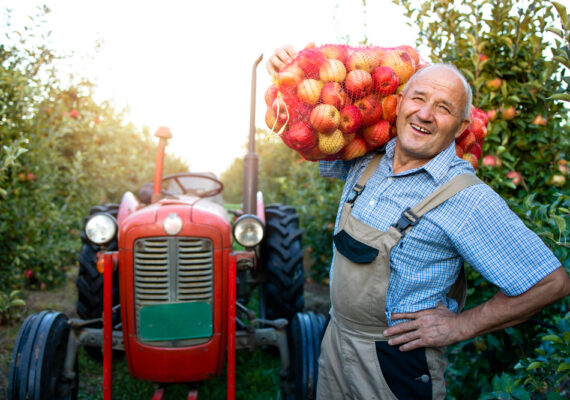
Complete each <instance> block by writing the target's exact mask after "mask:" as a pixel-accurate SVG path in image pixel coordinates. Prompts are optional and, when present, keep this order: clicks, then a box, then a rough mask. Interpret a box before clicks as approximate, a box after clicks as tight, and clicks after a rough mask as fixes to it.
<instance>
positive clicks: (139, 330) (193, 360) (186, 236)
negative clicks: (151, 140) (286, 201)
mask: <svg viewBox="0 0 570 400" xmlns="http://www.w3.org/2000/svg"><path fill="white" fill-rule="evenodd" d="M261 58H262V57H261V56H260V57H259V58H258V59H257V60H256V62H255V64H254V67H253V71H252V99H251V124H250V136H249V151H248V154H247V155H246V157H245V163H244V191H243V210H242V211H239V212H235V213H234V216H233V218H230V216H229V215H228V213H227V212H226V210H225V209H224V207H223V203H222V199H221V193H222V190H223V184H222V183H221V182H220V181H219V180H218V179H216V177H215V176H214V175H213V174H207V173H180V174H175V175H170V176H166V177H163V176H162V169H163V161H164V150H165V146H166V142H167V140H168V138H170V137H171V134H170V131H169V130H168V129H167V128H160V129H159V130H158V131H157V132H156V134H155V136H157V137H158V138H159V146H158V150H157V157H156V169H155V177H154V182H153V184H152V185H150V184H148V185H145V186H144V187H143V189H141V192H140V194H139V199H137V198H136V197H135V196H134V195H133V194H132V193H130V192H127V193H125V194H124V195H123V197H122V200H121V203H120V204H118V205H115V204H106V205H102V206H97V207H93V208H92V209H91V212H90V214H89V215H88V216H87V218H86V224H85V230H84V232H83V233H82V236H81V237H82V247H81V251H80V253H79V256H78V260H79V265H80V267H79V275H78V278H77V289H78V294H79V297H78V302H77V313H78V315H79V316H80V318H79V319H69V318H68V317H67V316H66V315H64V314H63V313H61V312H54V311H43V312H40V313H37V314H33V315H30V316H29V317H28V318H27V319H26V320H25V321H24V323H23V325H22V327H21V328H20V332H19V334H18V338H17V341H16V344H15V347H14V351H13V354H12V360H11V365H10V376H9V385H8V399H10V400H15V399H19V400H24V399H76V398H77V390H78V377H79V374H78V366H77V352H78V349H79V346H84V347H85V349H86V350H87V351H88V353H90V354H91V355H93V356H100V355H101V353H102V354H103V378H104V379H103V395H104V398H105V399H110V398H111V359H112V354H113V353H115V354H116V352H117V351H124V354H125V358H126V360H127V363H128V367H129V371H130V374H131V376H132V377H133V378H135V379H142V380H147V381H152V382H156V383H158V384H159V389H157V391H156V392H155V394H154V397H153V400H154V399H156V400H158V399H161V398H162V396H163V395H164V390H165V386H166V385H167V384H168V383H181V382H188V383H191V387H192V389H191V390H190V393H189V395H188V399H191V398H197V387H198V385H197V384H198V383H199V382H201V381H204V380H207V379H210V378H212V377H215V376H220V375H221V374H222V373H223V371H224V364H226V365H227V377H228V386H227V397H228V398H229V399H233V398H234V391H235V390H234V389H235V385H234V383H235V349H236V348H237V349H242V348H244V349H252V348H254V347H255V346H269V345H273V346H276V347H277V348H278V350H279V354H280V358H281V367H282V369H281V376H280V378H281V387H282V393H283V398H285V399H310V398H314V394H315V389H316V377H317V358H318V355H319V351H320V335H321V331H322V330H323V326H324V323H325V320H324V316H323V315H321V314H315V313H313V312H306V313H303V312H302V311H303V307H304V300H303V283H304V276H303V265H302V260H303V248H302V246H301V230H300V229H299V217H298V215H297V214H296V212H295V210H294V209H293V208H292V207H288V206H284V205H279V204H276V205H269V206H267V207H264V205H263V200H262V196H261V195H260V194H259V193H258V192H257V155H256V154H255V140H254V130H255V126H254V113H255V109H254V108H255V71H256V67H257V65H258V64H259V62H260V61H261ZM232 219H233V223H232ZM236 243H237V244H239V245H240V246H241V247H240V248H242V249H243V250H239V251H237V250H235V249H234V247H235V244H236ZM256 287H258V288H259V290H258V292H259V301H258V303H259V308H258V310H256V311H254V310H251V309H248V308H247V305H248V301H249V297H250V295H251V293H252V291H253V289H254V288H256ZM192 383H195V384H194V386H192Z"/></svg>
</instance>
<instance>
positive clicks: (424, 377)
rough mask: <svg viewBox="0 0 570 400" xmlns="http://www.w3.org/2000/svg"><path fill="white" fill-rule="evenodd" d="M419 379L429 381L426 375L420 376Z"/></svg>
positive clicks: (424, 381)
mask: <svg viewBox="0 0 570 400" xmlns="http://www.w3.org/2000/svg"><path fill="white" fill-rule="evenodd" d="M420 381H422V382H423V383H428V382H429V376H427V375H422V376H420Z"/></svg>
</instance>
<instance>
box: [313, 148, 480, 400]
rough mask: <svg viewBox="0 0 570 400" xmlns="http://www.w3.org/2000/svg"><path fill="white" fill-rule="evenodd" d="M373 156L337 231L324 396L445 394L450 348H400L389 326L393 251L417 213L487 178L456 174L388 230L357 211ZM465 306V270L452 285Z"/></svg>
mask: <svg viewBox="0 0 570 400" xmlns="http://www.w3.org/2000/svg"><path fill="white" fill-rule="evenodd" d="M381 158H382V155H381V154H378V155H377V156H376V157H374V158H373V159H372V160H371V161H370V163H369V164H368V166H367V167H366V169H365V170H364V172H363V174H362V176H361V177H360V179H359V180H358V183H357V184H356V185H355V186H354V188H353V191H354V192H355V193H354V196H353V197H352V199H350V200H348V201H347V202H346V203H345V204H344V205H343V209H342V212H341V219H340V223H339V227H338V233H337V234H336V235H335V263H334V271H333V279H332V287H331V300H332V308H331V320H330V323H329V324H328V327H327V330H326V332H325V334H324V337H323V342H322V345H321V356H320V358H319V377H318V381H317V399H320V400H333V399H361V400H372V399H411V400H420V399H443V398H445V383H444V372H445V361H444V351H445V349H444V348H422V349H416V350H412V351H409V352H401V351H400V350H399V349H398V347H397V346H390V345H389V344H388V342H387V338H385V337H384V336H383V334H382V332H383V331H384V329H386V328H387V327H388V326H387V322H386V314H385V303H386V291H387V289H388V282H389V277H390V251H391V250H392V248H393V247H394V246H395V245H396V244H397V243H398V241H399V240H400V238H402V236H403V235H405V234H406V232H408V231H409V230H410V229H411V228H412V227H413V226H414V225H415V224H416V223H417V222H418V220H419V219H420V218H421V217H422V216H423V215H424V214H425V213H427V212H428V211H430V210H431V209H433V208H435V207H437V206H438V205H440V204H441V203H443V202H444V201H446V200H447V199H449V198H451V197H452V196H454V195H455V194H456V193H458V192H460V191H461V190H463V189H464V188H466V187H468V186H471V185H473V184H477V183H482V182H481V181H480V180H479V179H478V178H477V177H475V176H474V175H472V174H464V175H460V176H457V177H455V178H453V179H451V180H450V181H448V182H447V183H446V184H444V185H442V186H441V187H439V188H438V189H436V190H435V191H434V192H433V193H432V194H431V195H429V196H428V197H426V198H425V199H424V200H422V201H421V202H420V203H419V204H417V205H416V206H415V207H413V208H412V209H407V210H406V211H404V212H403V213H402V217H401V218H400V220H399V221H398V222H397V223H396V224H394V225H393V226H391V227H390V228H389V229H388V231H386V232H383V231H379V230H378V229H375V228H373V227H371V226H369V225H366V224H364V223H362V222H360V221H359V220H357V219H356V218H355V217H353V216H352V207H353V203H354V200H355V199H356V197H358V195H359V194H360V193H361V192H362V190H363V189H364V187H365V184H366V182H367V181H368V178H369V177H370V176H371V175H372V174H373V173H374V171H375V170H376V167H377V166H378V164H379V162H380V159H381ZM448 296H449V297H453V298H455V299H456V300H457V301H458V304H459V307H460V310H461V309H462V308H463V305H464V303H465V296H466V281H465V274H464V271H463V270H462V271H461V274H460V275H459V278H458V279H457V281H456V282H455V284H454V285H453V287H452V289H451V291H450V292H449V293H448Z"/></svg>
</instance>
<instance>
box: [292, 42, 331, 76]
mask: <svg viewBox="0 0 570 400" xmlns="http://www.w3.org/2000/svg"><path fill="white" fill-rule="evenodd" d="M325 60H326V58H325V56H324V55H323V53H321V51H320V50H318V49H316V48H312V49H304V50H301V51H300V52H299V54H298V55H297V58H296V61H297V63H298V64H299V67H300V68H301V69H302V70H303V72H304V73H305V75H306V76H307V77H308V78H314V79H318V78H319V69H320V68H321V65H322V63H323V62H324V61H325Z"/></svg>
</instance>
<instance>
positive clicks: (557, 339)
mask: <svg viewBox="0 0 570 400" xmlns="http://www.w3.org/2000/svg"><path fill="white" fill-rule="evenodd" d="M541 340H542V341H543V342H545V341H547V340H548V341H551V342H553V343H562V339H560V337H559V336H556V335H546V336H543V337H542V339H541Z"/></svg>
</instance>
